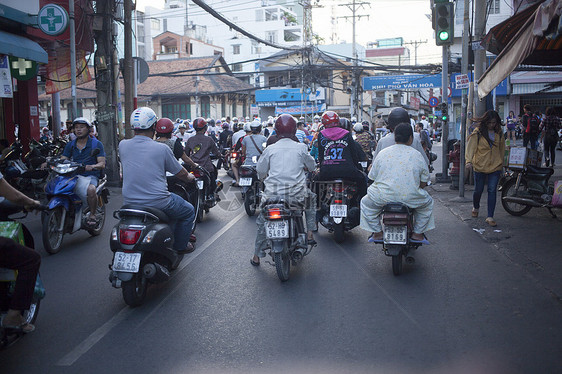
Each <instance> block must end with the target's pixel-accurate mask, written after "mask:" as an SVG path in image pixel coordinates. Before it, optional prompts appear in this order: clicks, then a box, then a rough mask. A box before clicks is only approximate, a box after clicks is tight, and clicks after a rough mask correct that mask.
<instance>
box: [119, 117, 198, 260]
mask: <svg viewBox="0 0 562 374" xmlns="http://www.w3.org/2000/svg"><path fill="white" fill-rule="evenodd" d="M156 121H157V117H156V113H154V111H153V110H152V109H150V108H147V107H141V108H137V109H135V110H134V111H133V113H132V114H131V126H132V127H133V130H135V136H134V137H133V138H132V139H126V140H122V141H121V142H120V143H119V157H120V159H121V165H122V168H123V203H125V204H133V205H139V206H147V207H152V208H156V209H160V210H162V211H163V212H164V213H166V214H167V215H168V216H169V217H170V218H171V219H173V220H175V221H176V222H175V227H174V245H173V249H174V250H175V251H177V252H178V253H191V252H193V251H194V250H195V247H194V246H193V244H191V243H190V242H189V240H190V235H191V231H192V228H193V220H194V219H195V212H194V209H193V205H191V204H190V203H188V202H187V201H185V200H184V199H182V198H181V197H179V196H178V195H176V194H174V193H170V192H169V191H168V186H167V184H166V172H170V173H171V174H174V175H175V176H176V177H177V178H179V179H180V180H182V181H183V182H185V183H190V182H193V181H194V180H195V177H194V176H193V175H192V174H190V173H188V172H187V170H185V168H183V167H182V166H181V165H180V163H179V162H178V161H177V160H176V159H175V157H174V154H173V153H172V151H171V150H170V148H169V147H168V146H166V145H165V144H161V143H159V142H155V141H154V140H152V138H153V137H154V132H155V125H156ZM172 227H173V226H172Z"/></svg>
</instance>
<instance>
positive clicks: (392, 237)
mask: <svg viewBox="0 0 562 374" xmlns="http://www.w3.org/2000/svg"><path fill="white" fill-rule="evenodd" d="M407 235H408V229H407V227H406V226H385V227H384V242H385V243H388V244H406V240H407V239H408V237H407Z"/></svg>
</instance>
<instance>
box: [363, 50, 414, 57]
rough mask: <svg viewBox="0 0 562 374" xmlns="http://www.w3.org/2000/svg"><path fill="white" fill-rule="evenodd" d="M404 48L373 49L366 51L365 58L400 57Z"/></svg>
mask: <svg viewBox="0 0 562 374" xmlns="http://www.w3.org/2000/svg"><path fill="white" fill-rule="evenodd" d="M404 49H405V48H404V47H392V48H374V49H367V50H366V51H365V55H366V56H367V58H370V57H389V56H402V55H404Z"/></svg>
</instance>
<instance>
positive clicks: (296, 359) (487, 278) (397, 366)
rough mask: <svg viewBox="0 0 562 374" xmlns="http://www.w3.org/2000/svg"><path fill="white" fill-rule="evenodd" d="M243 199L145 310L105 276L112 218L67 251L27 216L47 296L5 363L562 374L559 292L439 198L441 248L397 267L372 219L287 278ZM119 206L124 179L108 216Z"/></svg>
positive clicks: (95, 369) (167, 369)
mask: <svg viewBox="0 0 562 374" xmlns="http://www.w3.org/2000/svg"><path fill="white" fill-rule="evenodd" d="M437 162H439V160H438V161H437ZM225 185H226V186H229V185H230V182H226V183H225ZM431 193H432V194H439V192H438V191H435V190H432V191H431ZM238 198H239V191H238V190H237V189H230V190H228V191H225V193H224V194H223V201H222V202H221V203H220V205H219V206H217V207H215V208H213V209H212V210H211V212H210V213H209V214H208V215H207V216H206V217H205V219H204V222H203V223H202V224H200V225H198V228H197V237H198V242H197V250H196V251H195V252H194V253H192V254H189V255H186V258H185V260H184V262H183V263H182V265H181V267H180V269H178V271H176V272H175V274H174V276H173V278H172V279H171V280H170V281H169V282H167V283H165V284H161V285H157V286H153V287H151V288H150V289H149V291H148V295H147V299H146V302H145V304H144V305H142V306H141V307H138V308H134V309H133V308H129V307H127V306H126V305H125V303H124V302H123V299H122V296H121V291H120V290H117V289H114V288H112V287H111V285H110V283H109V281H108V273H109V270H108V264H109V263H110V262H111V257H112V254H111V252H110V250H109V248H108V243H109V235H110V231H111V227H112V226H113V224H114V223H115V222H116V220H115V219H113V217H108V219H107V221H106V225H105V229H104V232H103V233H102V234H101V235H100V236H99V237H89V236H88V234H87V233H77V234H73V235H70V236H67V237H65V239H64V243H63V245H64V248H63V249H62V250H61V252H60V253H58V254H56V255H47V254H46V252H45V251H44V250H43V249H42V244H41V241H40V220H39V216H31V217H28V218H27V219H26V221H25V222H26V224H28V227H29V228H30V229H31V230H32V231H33V232H34V233H35V234H36V235H35V238H36V241H37V248H38V249H39V251H40V253H41V254H42V256H43V258H42V259H43V262H42V265H41V275H42V277H43V281H44V283H45V286H46V288H47V296H46V298H45V299H44V300H43V302H42V304H41V311H40V313H39V318H38V320H37V323H36V325H37V329H36V331H35V332H34V333H32V334H30V335H29V336H26V337H24V338H23V339H21V340H19V341H18V342H16V344H14V345H13V346H11V347H9V348H8V349H6V350H4V351H2V352H0V372H1V373H26V374H32V373H57V374H58V373H82V374H86V373H187V372H189V373H287V372H299V373H303V372H304V373H309V372H310V373H312V372H314V373H316V372H318V373H320V372H322V373H342V372H348V373H450V372H455V373H459V372H461V371H462V370H464V372H466V373H560V372H562V308H561V303H560V299H559V298H557V297H553V295H552V293H550V292H548V290H546V289H545V287H544V286H543V285H542V284H541V283H540V282H537V281H535V279H534V278H533V277H532V276H531V275H529V273H528V271H526V269H525V268H524V267H522V266H520V265H519V264H518V263H516V262H514V261H513V260H512V259H511V258H510V257H509V256H506V255H505V253H502V251H500V250H498V247H497V246H496V245H495V243H493V242H492V241H490V240H486V238H485V237H483V236H482V235H480V234H479V233H477V232H475V231H474V230H473V229H472V227H471V226H470V225H467V224H466V223H465V222H464V221H463V220H462V219H461V218H460V217H459V215H458V214H455V213H454V210H452V209H451V208H450V207H448V204H447V203H446V201H445V200H444V199H442V198H441V199H439V196H435V198H436V199H435V218H436V226H437V229H435V230H434V231H432V232H430V233H429V234H428V237H429V240H430V241H431V245H429V246H424V247H422V248H420V250H419V251H418V253H417V254H416V264H415V265H413V266H405V268H404V274H402V275H401V276H399V277H395V276H394V275H393V274H392V270H391V260H390V258H388V257H385V256H384V254H383V253H382V251H381V248H380V246H377V245H373V244H367V243H366V238H367V233H366V232H364V231H362V230H361V229H359V228H356V229H354V230H353V231H352V232H351V233H349V235H347V237H346V241H345V242H344V243H343V244H341V245H338V244H336V243H335V242H334V241H333V238H332V236H331V234H329V233H328V232H327V231H326V230H324V229H323V228H320V231H319V232H318V233H317V234H316V238H317V240H318V242H319V245H318V247H316V248H315V249H314V250H313V252H312V253H311V254H310V255H309V256H307V257H306V258H305V259H304V261H303V262H302V263H301V264H300V265H299V266H298V267H296V268H293V269H292V273H291V279H290V280H289V281H288V282H285V283H281V282H280V281H279V279H278V278H277V275H276V273H275V268H274V267H273V266H270V265H269V264H267V263H266V262H265V261H262V264H261V265H260V266H259V267H253V266H251V265H250V263H249V260H250V257H251V255H252V253H253V240H254V235H255V218H253V217H248V216H246V214H245V213H244V209H243V207H241V206H240V202H239V200H238ZM120 203H121V195H120V191H119V190H118V189H113V190H112V195H111V196H110V204H109V207H108V212H112V211H113V210H115V209H117V208H118V207H119V206H120Z"/></svg>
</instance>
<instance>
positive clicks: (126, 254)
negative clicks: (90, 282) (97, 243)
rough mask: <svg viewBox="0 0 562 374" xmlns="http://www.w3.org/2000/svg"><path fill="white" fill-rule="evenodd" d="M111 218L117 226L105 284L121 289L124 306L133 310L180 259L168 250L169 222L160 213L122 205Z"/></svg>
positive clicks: (152, 209)
mask: <svg viewBox="0 0 562 374" xmlns="http://www.w3.org/2000/svg"><path fill="white" fill-rule="evenodd" d="M113 216H114V217H115V218H116V219H118V220H119V222H118V223H117V224H116V225H115V226H114V227H113V229H112V231H111V237H110V248H111V251H112V252H113V261H112V263H111V265H110V266H109V268H110V270H111V271H110V274H109V281H110V282H111V285H112V286H113V287H114V288H121V289H122V292H123V299H124V300H125V303H126V304H127V305H129V306H131V307H136V306H139V305H141V304H142V303H143V301H144V299H145V297H146V290H147V288H148V285H149V284H156V283H161V282H165V281H167V280H168V279H169V278H170V276H171V272H172V271H173V270H175V269H177V267H178V266H179V264H180V262H181V260H182V259H183V256H184V255H183V254H181V253H178V252H176V251H174V250H173V249H172V248H173V244H174V234H173V231H172V228H171V227H170V226H169V225H168V223H169V221H170V219H169V218H168V216H167V215H166V214H165V213H164V212H162V211H161V210H159V209H155V208H148V207H137V206H133V205H124V206H122V207H121V208H120V209H119V210H117V211H115V212H114V213H113Z"/></svg>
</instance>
